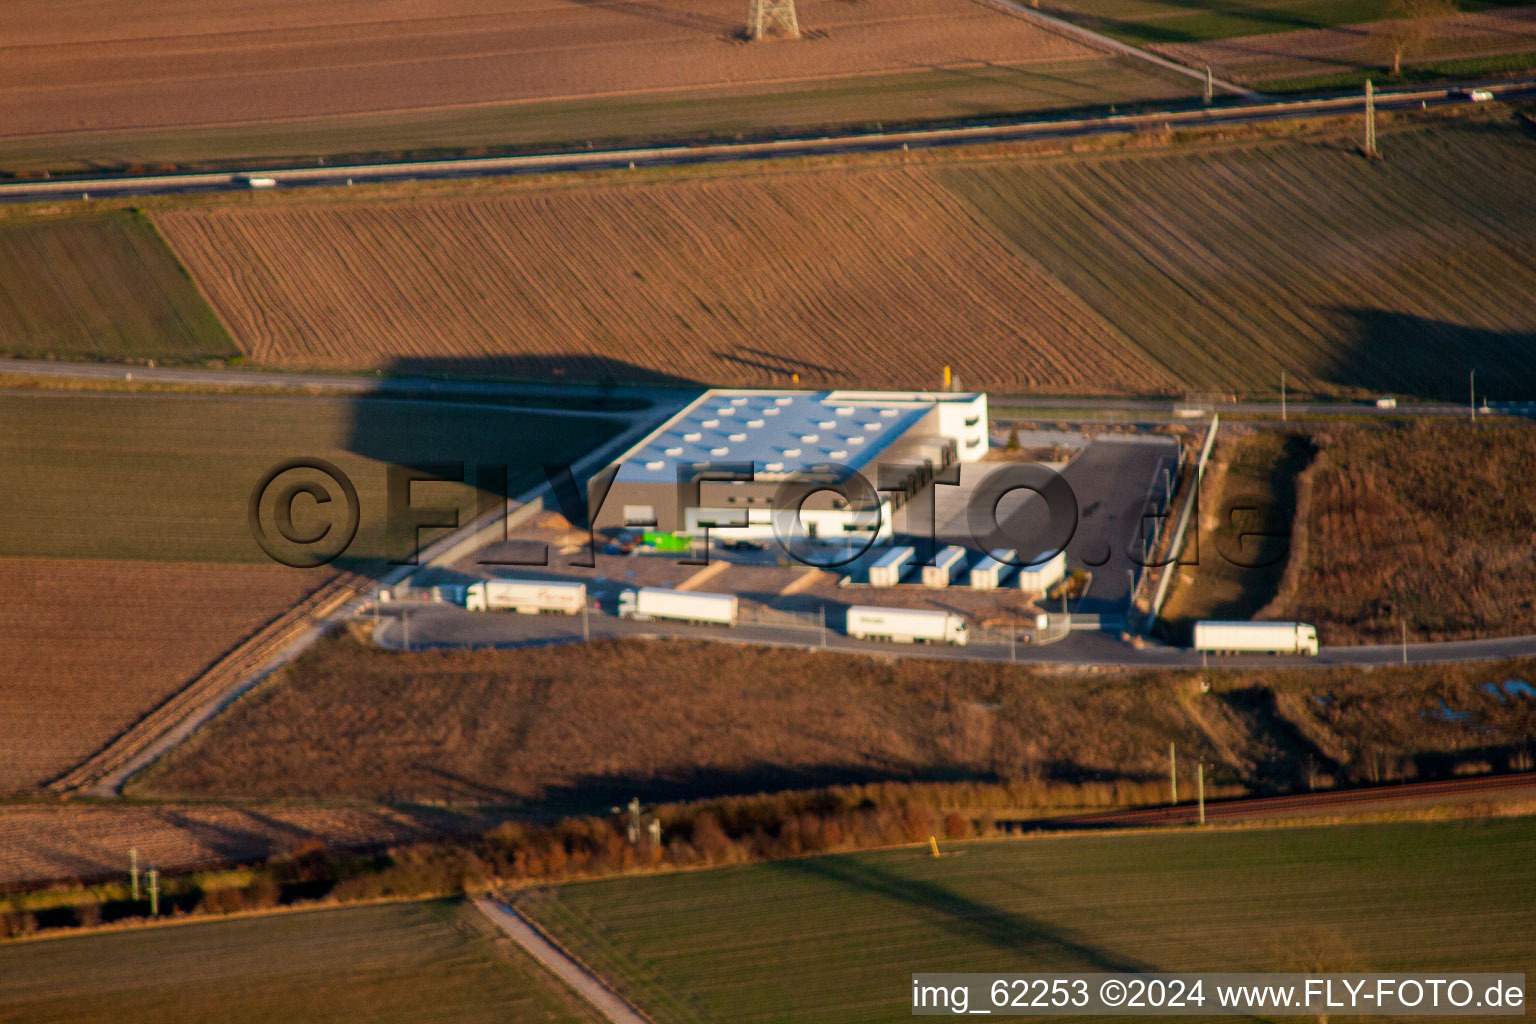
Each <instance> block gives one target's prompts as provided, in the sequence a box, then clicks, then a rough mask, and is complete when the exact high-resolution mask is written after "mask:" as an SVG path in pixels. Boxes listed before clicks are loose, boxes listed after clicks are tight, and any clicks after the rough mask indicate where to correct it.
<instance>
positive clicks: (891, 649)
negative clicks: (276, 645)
mask: <svg viewBox="0 0 1536 1024" xmlns="http://www.w3.org/2000/svg"><path fill="white" fill-rule="evenodd" d="M619 589H621V587H620V585H619V584H616V583H608V584H594V585H589V591H591V592H593V596H594V599H595V600H596V601H597V602H598V603H599V604H600V605H601V608H600V609H599V610H594V611H589V613H588V615H587V616H586V634H585V635H586V636H589V637H590V638H592V639H603V638H623V637H630V638H638V637H682V638H692V639H706V640H718V641H724V642H728V643H745V644H761V645H764V646H773V647H799V648H804V649H807V650H830V651H841V652H845V653H850V654H896V655H901V656H903V657H919V658H935V659H941V660H949V661H993V662H1016V663H1018V664H1034V665H1086V666H1095V667H1101V668H1128V669H1136V668H1191V669H1192V668H1200V667H1201V666H1208V667H1211V668H1271V667H1276V666H1283V667H1286V668H1314V667H1327V666H1339V665H1356V666H1365V665H1397V664H1404V663H1406V664H1410V665H1433V664H1443V663H1448V662H1461V661H1489V660H1496V659H1501V658H1513V657H1526V656H1533V655H1536V636H1523V637H1507V638H1500V639H1495V640H1466V641H1459V642H1455V643H1435V644H1409V645H1408V646H1407V647H1406V649H1405V648H1404V647H1402V646H1401V645H1397V644H1378V645H1367V646H1360V647H1325V648H1323V651H1322V653H1321V654H1319V655H1318V656H1317V657H1315V658H1309V657H1304V656H1299V655H1298V656H1275V655H1236V656H1233V655H1222V656H1216V655H1211V656H1203V655H1201V654H1200V652H1198V651H1192V650H1189V649H1187V648H1183V647H1170V646H1168V645H1166V644H1159V643H1154V642H1148V643H1146V644H1145V645H1144V646H1141V647H1137V646H1135V645H1133V644H1130V643H1126V642H1124V641H1122V640H1121V639H1120V637H1119V634H1118V633H1113V632H1107V631H1103V630H1097V629H1089V630H1074V631H1073V632H1072V634H1071V635H1070V636H1069V637H1067V638H1066V639H1065V640H1061V641H1059V642H1057V643H1052V644H1044V645H1040V646H1034V645H1031V644H1026V643H1015V644H1009V643H1005V642H1004V643H999V642H981V641H973V642H972V643H970V644H968V645H966V646H964V647H951V646H948V645H923V644H919V645H912V646H906V645H899V644H889V643H880V642H877V641H868V640H855V639H853V638H851V637H848V636H846V635H844V633H843V610H842V609H841V608H833V607H829V608H828V611H827V627H826V629H824V630H823V629H821V628H819V627H781V626H767V625H759V624H755V623H742V624H739V625H737V626H735V627H725V626H699V625H692V624H689V623H672V622H660V621H657V622H629V621H626V620H621V619H619V618H617V617H615V616H614V615H613V614H612V613H611V609H612V608H613V607H614V606H615V604H616V603H617V592H618V590H619ZM378 614H379V616H380V626H379V629H378V631H377V632H376V633H375V635H374V638H375V641H376V642H378V643H379V644H380V645H381V646H384V647H388V648H391V649H395V650H398V649H401V648H403V647H404V646H405V645H406V643H407V642H408V643H409V645H410V648H411V649H412V650H425V649H441V648H479V649H493V648H494V649H516V648H521V647H543V646H549V645H552V644H565V643H580V642H581V641H582V639H583V625H582V617H581V616H564V615H514V614H504V613H498V612H470V611H465V610H464V609H463V608H460V607H457V606H456V605H451V604H439V603H432V602H399V603H394V604H385V605H383V606H382V608H381V609H380V610H379V612H378ZM406 619H408V620H409V621H405V620H406ZM1405 651H1406V662H1405V660H1404V655H1405Z"/></svg>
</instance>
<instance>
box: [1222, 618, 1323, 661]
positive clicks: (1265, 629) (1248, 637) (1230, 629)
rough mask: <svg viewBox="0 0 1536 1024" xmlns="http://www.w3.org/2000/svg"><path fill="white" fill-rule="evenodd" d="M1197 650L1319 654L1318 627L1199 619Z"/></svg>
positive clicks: (1297, 624) (1234, 652)
mask: <svg viewBox="0 0 1536 1024" xmlns="http://www.w3.org/2000/svg"><path fill="white" fill-rule="evenodd" d="M1195 650H1197V651H1210V652H1211V653H1212V654H1316V653H1317V629H1316V628H1315V627H1313V626H1311V625H1308V624H1307V623H1305V622H1197V623H1195Z"/></svg>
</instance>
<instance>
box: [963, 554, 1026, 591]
mask: <svg viewBox="0 0 1536 1024" xmlns="http://www.w3.org/2000/svg"><path fill="white" fill-rule="evenodd" d="M1018 554H1019V553H1018V551H1016V550H1014V549H1013V548H998V549H997V550H995V551H992V552H990V553H988V555H987V557H986V558H983V559H982V560H981V561H979V562H977V563H976V564H975V565H974V566H972V567H971V589H972V590H996V589H997V588H998V587H1000V586H1002V585H1003V584H1004V583H1006V582H1008V577H1010V576H1012V575H1013V571H1014V570H1015V569H1017V568H1018V565H1017V562H1018V560H1019V559H1018Z"/></svg>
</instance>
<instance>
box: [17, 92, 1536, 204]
mask: <svg viewBox="0 0 1536 1024" xmlns="http://www.w3.org/2000/svg"><path fill="white" fill-rule="evenodd" d="M1471 87H1476V88H1480V89H1487V90H1489V91H1491V92H1493V93H1494V94H1495V95H1496V96H1498V97H1499V98H1501V99H1507V98H1516V97H1521V96H1526V95H1530V94H1532V92H1533V91H1536V79H1533V78H1524V79H1518V80H1514V81H1496V82H1469V83H1460V84H1458V85H1457V86H1455V87H1442V88H1434V89H1404V90H1395V91H1394V90H1388V91H1383V92H1381V93H1379V94H1378V96H1377V100H1376V105H1377V108H1378V109H1380V110H1401V109H1410V108H1414V107H1420V106H1423V107H1430V106H1442V105H1445V104H1454V103H1465V102H1468V101H1467V100H1466V98H1465V96H1464V95H1463V93H1464V91H1465V90H1466V89H1467V88H1471ZM1362 105H1363V99H1362V98H1361V97H1360V96H1358V95H1354V94H1350V95H1343V96H1332V97H1320V98H1315V99H1303V100H1290V101H1283V102H1263V101H1260V102H1249V103H1237V104H1232V105H1220V106H1210V107H1204V106H1201V107H1195V108H1174V109H1166V110H1161V111H1151V112H1145V113H1137V114H1107V115H1103V116H1097V117H1085V118H1069V119H1061V118H1058V119H1044V120H1041V119H1033V120H1018V121H1011V122H1006V123H1001V124H985V125H959V126H954V127H946V128H929V129H918V130H913V131H880V132H863V133H852V134H845V135H831V136H820V137H814V138H792V139H775V140H769V141H758V142H737V143H716V144H706V145H682V146H650V147H643V148H636V149H618V150H598V151H583V152H564V153H540V154H529V155H525V156H508V157H480V158H465V159H452V160H429V161H412V162H404V163H383V164H378V163H376V164H354V165H343V166H319V167H282V168H270V167H268V168H246V169H241V170H239V171H235V172H233V173H230V172H220V173H206V174H165V175H149V176H139V177H127V176H118V177H97V178H79V179H50V180H42V181H27V182H7V183H0V202H33V201H37V200H41V199H57V200H68V199H85V198H91V197H96V198H101V197H108V196H150V195H178V194H187V193H198V192H221V191H231V190H244V189H246V188H248V187H249V185H248V182H249V181H250V179H252V178H259V179H270V180H271V181H273V182H274V183H275V187H277V188H298V187H333V186H345V185H351V184H353V183H354V182H405V181H444V180H451V179H456V178H482V177H501V176H510V175H518V174H558V173H570V172H580V171H592V170H607V169H622V168H625V167H629V168H635V167H667V166H686V165H698V164H709V163H728V162H735V161H743V160H771V159H783V158H792V157H804V156H827V155H837V154H846V153H861V152H870V153H873V152H890V151H893V150H895V151H902V150H909V149H935V148H946V147H953V146H971V145H987V144H996V143H1000V142H1015V141H1023V140H1031V139H1055V138H1072V137H1081V136H1092V135H1109V134H1123V133H1129V132H1138V131H1148V130H1162V129H1164V128H1169V129H1171V128H1175V127H1188V126H1198V125H1207V124H1260V123H1265V122H1272V121H1284V120H1294V119H1299V118H1308V117H1317V116H1320V115H1328V114H1342V113H1351V112H1354V111H1358V110H1361V109H1362Z"/></svg>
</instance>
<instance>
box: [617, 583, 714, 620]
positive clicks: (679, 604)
mask: <svg viewBox="0 0 1536 1024" xmlns="http://www.w3.org/2000/svg"><path fill="white" fill-rule="evenodd" d="M619 618H621V619H634V620H636V621H637V622H649V621H651V620H652V619H674V620H676V621H678V622H708V623H713V624H715V625H720V626H734V625H736V595H735V594H698V593H694V592H693V591H689V590H662V589H660V588H659V587H642V588H640V589H639V590H626V591H624V592H623V593H621V594H620V595H619Z"/></svg>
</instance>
